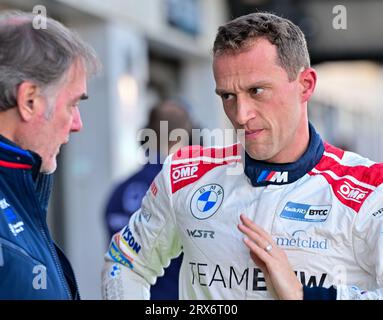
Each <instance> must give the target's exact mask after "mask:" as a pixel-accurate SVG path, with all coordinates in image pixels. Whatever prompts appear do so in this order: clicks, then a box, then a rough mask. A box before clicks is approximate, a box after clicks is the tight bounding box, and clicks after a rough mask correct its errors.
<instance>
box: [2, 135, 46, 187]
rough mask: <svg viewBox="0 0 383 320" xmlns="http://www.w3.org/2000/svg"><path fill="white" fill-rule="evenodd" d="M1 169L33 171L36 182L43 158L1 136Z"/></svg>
mask: <svg viewBox="0 0 383 320" xmlns="http://www.w3.org/2000/svg"><path fill="white" fill-rule="evenodd" d="M0 167H5V168H9V169H24V170H31V171H32V176H33V179H34V180H35V179H36V178H37V176H38V174H39V172H40V167H41V157H40V156H39V155H38V154H37V153H35V152H33V151H30V150H24V149H22V148H20V147H19V146H18V145H17V144H15V143H14V142H12V141H11V140H8V139H7V138H5V137H4V136H2V135H0Z"/></svg>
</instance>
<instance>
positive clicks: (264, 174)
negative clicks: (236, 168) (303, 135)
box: [245, 123, 324, 187]
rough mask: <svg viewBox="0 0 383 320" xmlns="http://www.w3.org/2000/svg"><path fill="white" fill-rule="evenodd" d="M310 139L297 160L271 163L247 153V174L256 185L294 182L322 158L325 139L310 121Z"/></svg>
mask: <svg viewBox="0 0 383 320" xmlns="http://www.w3.org/2000/svg"><path fill="white" fill-rule="evenodd" d="M309 133H310V141H309V145H308V147H307V150H306V151H305V153H304V154H303V155H302V156H301V157H300V158H299V159H298V160H297V161H295V162H291V163H282V164H281V163H269V162H265V161H258V160H254V159H252V158H251V157H250V156H249V155H248V154H247V153H246V154H245V174H246V176H247V177H248V178H249V179H250V181H251V184H252V185H253V186H254V187H260V186H267V185H270V184H274V185H283V184H288V183H292V182H294V181H296V180H298V179H300V178H301V177H303V176H304V175H305V174H306V173H307V172H309V171H310V170H311V169H312V168H314V167H315V165H316V164H317V163H318V162H319V160H320V159H321V158H322V155H323V152H324V145H323V141H322V139H321V137H320V135H319V134H318V133H316V131H315V129H314V127H313V126H312V125H311V124H310V123H309Z"/></svg>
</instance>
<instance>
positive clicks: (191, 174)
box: [172, 164, 198, 183]
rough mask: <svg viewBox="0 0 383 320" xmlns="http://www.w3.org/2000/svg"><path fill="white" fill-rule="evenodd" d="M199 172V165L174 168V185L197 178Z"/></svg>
mask: <svg viewBox="0 0 383 320" xmlns="http://www.w3.org/2000/svg"><path fill="white" fill-rule="evenodd" d="M197 171H198V165H195V164H194V165H193V164H192V165H190V164H188V165H184V166H179V167H176V168H172V178H173V183H177V182H178V181H182V180H185V179H190V178H196V177H197V175H196V174H195V173H196V172H197Z"/></svg>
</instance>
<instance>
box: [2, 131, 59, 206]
mask: <svg viewBox="0 0 383 320" xmlns="http://www.w3.org/2000/svg"><path fill="white" fill-rule="evenodd" d="M1 167H4V168H7V169H9V170H12V169H13V170H30V172H31V174H32V178H33V182H34V187H35V191H36V195H37V197H38V199H39V202H40V204H41V207H42V209H43V212H44V213H45V212H46V210H47V208H48V202H49V197H50V194H51V190H52V185H53V175H52V174H44V173H40V167H41V157H40V156H39V155H38V154H37V153H35V152H33V151H30V150H24V149H22V148H20V147H19V146H18V145H17V144H15V143H14V142H12V141H10V140H8V139H7V138H5V137H4V136H2V135H0V168H1Z"/></svg>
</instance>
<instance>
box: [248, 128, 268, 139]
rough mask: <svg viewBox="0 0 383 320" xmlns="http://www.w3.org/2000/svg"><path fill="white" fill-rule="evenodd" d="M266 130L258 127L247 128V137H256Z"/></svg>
mask: <svg viewBox="0 0 383 320" xmlns="http://www.w3.org/2000/svg"><path fill="white" fill-rule="evenodd" d="M263 131H264V129H257V130H246V131H245V137H246V138H247V139H248V138H250V139H251V138H256V137H257V136H258V135H259V134H261V133H262V132H263Z"/></svg>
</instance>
